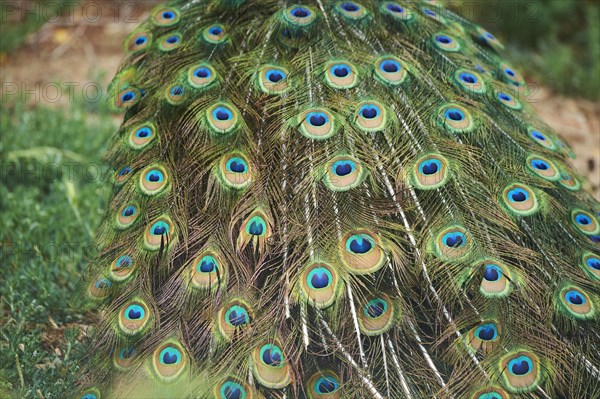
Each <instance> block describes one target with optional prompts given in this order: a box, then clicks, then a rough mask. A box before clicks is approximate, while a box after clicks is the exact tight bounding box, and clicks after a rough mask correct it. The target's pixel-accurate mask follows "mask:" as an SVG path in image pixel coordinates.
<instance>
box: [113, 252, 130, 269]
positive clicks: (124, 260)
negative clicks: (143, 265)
mask: <svg viewBox="0 0 600 399" xmlns="http://www.w3.org/2000/svg"><path fill="white" fill-rule="evenodd" d="M132 264H133V260H132V259H131V256H129V255H122V256H121V257H119V259H117V262H116V266H117V267H118V268H119V269H125V268H128V267H131V265H132Z"/></svg>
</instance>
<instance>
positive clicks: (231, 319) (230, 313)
mask: <svg viewBox="0 0 600 399" xmlns="http://www.w3.org/2000/svg"><path fill="white" fill-rule="evenodd" d="M225 321H226V322H227V323H228V324H230V325H232V326H234V327H239V326H243V325H246V324H248V323H249V322H250V315H249V314H248V311H247V310H246V309H244V308H243V307H241V306H239V305H234V306H232V307H230V308H229V309H227V312H225Z"/></svg>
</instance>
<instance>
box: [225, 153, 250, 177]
mask: <svg viewBox="0 0 600 399" xmlns="http://www.w3.org/2000/svg"><path fill="white" fill-rule="evenodd" d="M227 170H228V171H230V172H233V173H246V171H247V170H248V165H246V161H244V160H243V159H242V158H239V157H233V158H231V159H230V160H229V161H227Z"/></svg>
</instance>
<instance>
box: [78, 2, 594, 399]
mask: <svg viewBox="0 0 600 399" xmlns="http://www.w3.org/2000/svg"><path fill="white" fill-rule="evenodd" d="M125 51H126V54H127V55H126V58H125V60H124V62H123V65H122V67H121V69H120V71H119V72H118V74H117V76H116V77H115V79H114V81H113V83H112V85H111V88H110V90H111V91H110V92H111V93H112V94H111V95H112V101H113V103H114V106H115V107H116V108H119V109H122V110H123V111H124V114H125V116H124V122H123V124H122V127H121V128H120V130H119V131H118V132H117V134H116V135H115V137H114V141H113V142H112V144H111V146H110V149H109V154H108V158H109V160H110V163H111V165H112V166H113V167H114V171H115V172H114V192H113V195H112V198H111V201H110V205H109V209H108V210H107V213H106V218H105V220H104V222H103V224H102V226H101V227H100V230H99V234H98V245H99V247H100V254H99V255H98V257H97V258H96V259H95V260H94V262H93V264H92V265H91V267H90V272H89V275H88V277H87V278H86V280H85V284H86V287H85V290H84V291H85V293H84V294H85V296H86V297H87V299H88V300H89V303H90V304H92V306H94V307H96V308H98V309H99V312H100V318H101V321H100V324H99V326H98V327H97V328H96V333H95V335H94V340H93V351H92V353H93V355H90V360H89V362H88V364H87V366H89V367H87V369H86V370H84V371H83V375H82V388H81V391H80V392H79V394H78V395H77V398H81V399H84V398H85V399H105V398H134V397H135V398H138V397H139V398H142V397H143V398H188V397H189V398H219V399H248V398H265V399H266V398H286V399H288V398H289V399H293V398H312V399H343V398H378V399H383V398H389V399H396V398H406V399H417V398H457V399H459V398H468V399H506V398H545V399H548V398H599V397H600V335H599V334H600V328H598V311H599V309H598V307H599V306H600V302H599V301H600V299H599V298H600V293H599V290H598V282H599V280H600V244H599V243H600V203H598V202H597V201H596V200H595V199H594V198H593V197H592V196H591V195H590V194H589V193H588V192H586V191H585V186H586V182H585V181H584V180H583V179H582V178H580V177H579V176H577V175H576V173H574V171H573V170H572V169H571V168H570V166H569V164H568V162H567V159H568V158H569V157H573V154H572V152H571V151H570V150H569V148H568V146H567V145H566V144H565V142H564V141H562V140H561V139H560V138H559V137H558V136H557V135H556V134H555V133H553V132H552V130H551V129H550V128H549V127H548V126H547V125H545V124H544V123H543V122H541V121H540V120H539V119H538V118H536V116H535V115H534V114H533V113H532V111H531V109H530V106H529V104H528V98H529V95H530V93H529V91H528V87H527V84H526V83H525V81H524V79H523V77H522V76H521V74H520V73H519V72H518V71H517V70H516V69H515V68H514V67H513V66H511V65H510V64H509V63H507V61H506V60H505V59H504V58H502V55H501V54H502V51H503V45H502V44H501V43H500V42H499V41H498V40H497V39H496V38H495V37H494V36H493V35H492V34H491V33H489V32H487V31H485V30H483V29H482V28H480V27H478V26H476V25H474V24H472V23H470V22H469V21H466V20H464V19H462V18H461V17H459V16H457V15H455V14H453V13H451V12H449V11H447V10H446V9H445V8H443V6H441V5H440V4H439V3H438V2H436V1H421V2H419V1H411V2H400V1H399V2H392V1H374V0H361V1H325V0H315V1H304V2H301V3H299V4H293V3H288V2H287V1H275V0H263V1H251V0H247V1H244V0H212V1H209V0H181V1H172V2H169V3H168V4H165V5H163V6H159V7H157V8H156V9H155V10H154V11H153V12H152V14H151V17H150V18H149V19H148V20H147V21H145V22H144V23H142V24H141V25H140V26H139V27H138V28H137V29H136V30H135V31H134V32H133V33H132V34H131V36H130V37H129V39H128V40H127V41H126V43H125ZM84 368H85V367H84Z"/></svg>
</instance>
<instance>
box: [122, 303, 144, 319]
mask: <svg viewBox="0 0 600 399" xmlns="http://www.w3.org/2000/svg"><path fill="white" fill-rule="evenodd" d="M145 316H146V311H145V310H144V308H143V307H141V306H140V305H136V304H133V305H129V306H127V308H126V309H125V318H126V319H127V320H141V319H143V318H144V317H145Z"/></svg>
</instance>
